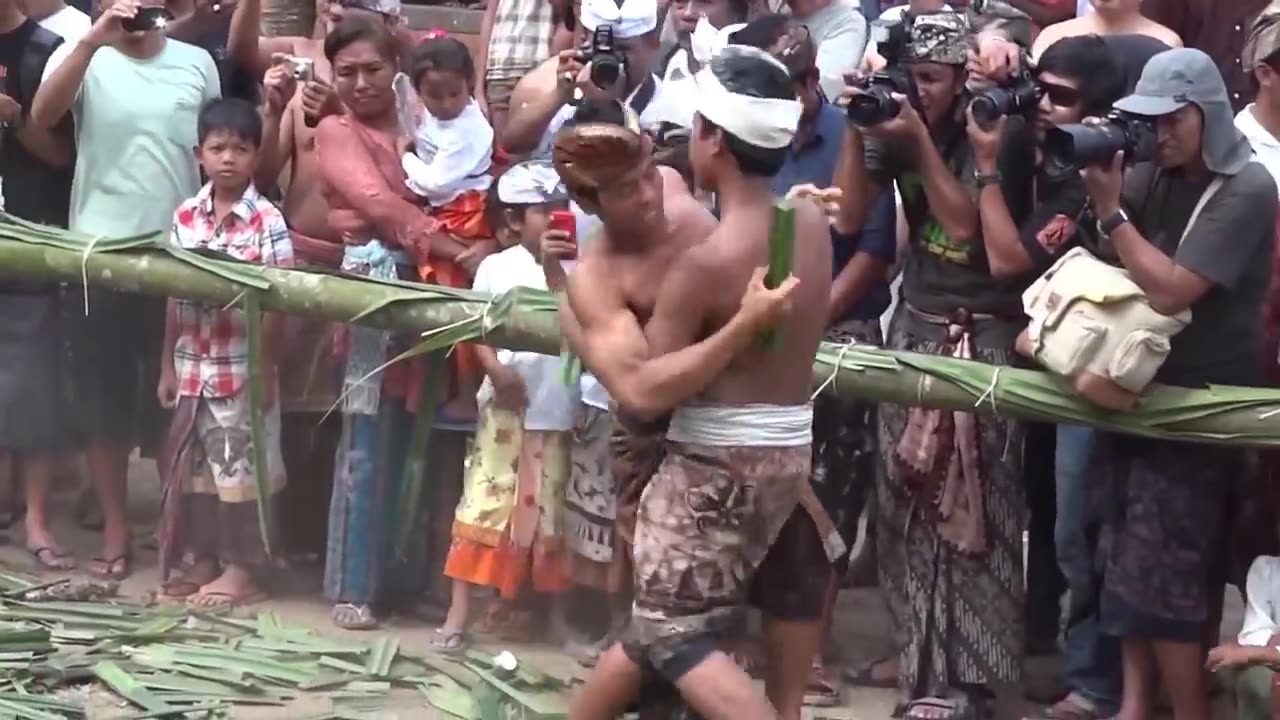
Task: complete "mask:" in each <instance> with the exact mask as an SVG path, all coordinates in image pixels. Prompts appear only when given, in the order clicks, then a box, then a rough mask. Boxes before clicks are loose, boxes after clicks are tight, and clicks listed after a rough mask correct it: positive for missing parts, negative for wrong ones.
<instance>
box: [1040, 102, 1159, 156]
mask: <svg viewBox="0 0 1280 720" xmlns="http://www.w3.org/2000/svg"><path fill="white" fill-rule="evenodd" d="M1042 150H1043V151H1044V157H1045V160H1046V161H1048V162H1050V163H1052V164H1053V165H1054V166H1056V167H1059V168H1062V169H1075V170H1078V169H1080V168H1082V167H1085V166H1087V165H1106V164H1109V163H1110V162H1111V159H1112V158H1114V157H1115V155H1116V153H1118V152H1123V153H1124V159H1125V162H1127V163H1138V162H1147V161H1150V160H1154V159H1155V157H1156V126H1155V123H1153V122H1152V121H1151V119H1150V118H1146V117H1143V116H1141V115H1131V114H1129V113H1125V112H1121V111H1119V110H1112V111H1111V112H1110V113H1108V114H1107V116H1106V117H1105V118H1103V122H1101V123H1099V124H1097V125H1084V124H1070V125H1058V126H1056V127H1051V128H1049V129H1048V130H1046V131H1045V135H1044V144H1043V147H1042Z"/></svg>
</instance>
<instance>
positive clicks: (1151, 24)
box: [1142, 20, 1182, 48]
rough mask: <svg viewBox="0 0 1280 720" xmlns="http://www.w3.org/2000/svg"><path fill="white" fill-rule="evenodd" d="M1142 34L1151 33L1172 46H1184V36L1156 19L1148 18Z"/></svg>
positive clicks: (1150, 34)
mask: <svg viewBox="0 0 1280 720" xmlns="http://www.w3.org/2000/svg"><path fill="white" fill-rule="evenodd" d="M1142 34H1144V35H1149V36H1151V37H1153V38H1155V39H1156V40H1159V41H1160V42H1162V43H1164V44H1165V45H1168V46H1169V47H1171V48H1180V47H1182V37H1181V36H1179V35H1178V33H1176V32H1174V31H1172V30H1170V29H1169V28H1167V27H1165V26H1164V25H1161V24H1160V23H1158V22H1156V21H1155V20H1147V23H1146V26H1145V27H1143V28H1142Z"/></svg>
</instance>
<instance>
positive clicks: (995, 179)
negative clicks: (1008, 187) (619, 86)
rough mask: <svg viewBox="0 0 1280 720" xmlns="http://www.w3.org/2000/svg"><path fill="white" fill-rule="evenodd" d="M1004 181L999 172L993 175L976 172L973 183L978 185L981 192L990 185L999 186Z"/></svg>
mask: <svg viewBox="0 0 1280 720" xmlns="http://www.w3.org/2000/svg"><path fill="white" fill-rule="evenodd" d="M1002 179H1003V178H1001V177H1000V172H999V171H996V172H993V173H982V172H975V173H974V174H973V181H974V182H975V183H977V185H978V189H979V190H981V189H982V188H984V187H986V186H988V185H999V184H1000V181H1001V180H1002Z"/></svg>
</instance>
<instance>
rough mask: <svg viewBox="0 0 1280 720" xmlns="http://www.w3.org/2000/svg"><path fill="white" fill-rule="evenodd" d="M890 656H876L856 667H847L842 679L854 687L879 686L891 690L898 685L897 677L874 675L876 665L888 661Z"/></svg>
mask: <svg viewBox="0 0 1280 720" xmlns="http://www.w3.org/2000/svg"><path fill="white" fill-rule="evenodd" d="M890 659H891V658H878V659H876V660H872V661H871V662H869V663H865V664H863V665H859V666H858V667H856V668H849V669H848V670H845V672H844V681H845V682H846V683H848V684H850V685H853V686H854V687H864V688H880V689H881V690H892V689H894V688H896V687H898V678H896V677H876V675H875V669H876V666H877V665H879V664H881V663H884V662H888V661H889V660H890Z"/></svg>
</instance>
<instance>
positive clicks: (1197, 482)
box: [1088, 433, 1247, 643]
mask: <svg viewBox="0 0 1280 720" xmlns="http://www.w3.org/2000/svg"><path fill="white" fill-rule="evenodd" d="M1246 452H1247V451H1246V450H1245V449H1244V448H1232V447H1220V446H1215V445H1201V444H1194V443H1183V442H1171V441H1167V440H1154V439H1150V438H1137V437H1126V436H1120V435H1114V434H1109V433H1099V434H1098V436H1097V440H1096V443H1095V445H1094V450H1093V454H1092V455H1091V457H1090V463H1089V471H1088V472H1089V481H1090V496H1091V501H1092V503H1091V504H1092V506H1093V511H1092V516H1093V517H1095V518H1098V519H1100V520H1101V523H1102V527H1101V533H1100V535H1099V542H1098V554H1099V557H1100V559H1101V564H1102V568H1103V572H1102V577H1103V583H1102V598H1101V600H1102V609H1101V620H1102V628H1103V631H1104V632H1107V633H1109V634H1112V635H1118V636H1121V637H1142V638H1148V639H1156V640H1168V641H1172V642H1192V643H1195V642H1200V641H1201V640H1203V639H1204V638H1205V637H1206V630H1207V628H1206V624H1207V622H1208V621H1209V620H1210V617H1211V613H1212V611H1213V609H1214V606H1215V600H1217V599H1220V598H1221V597H1222V585H1223V582H1224V581H1225V579H1226V573H1225V572H1223V570H1224V569H1225V566H1226V562H1225V561H1226V557H1227V553H1226V543H1225V540H1226V536H1225V532H1226V526H1225V519H1226V508H1227V505H1226V503H1227V499H1228V498H1229V497H1230V495H1231V492H1232V490H1233V489H1234V487H1235V483H1236V482H1237V481H1238V479H1239V478H1240V477H1241V476H1242V475H1243V474H1244V470H1245V456H1246Z"/></svg>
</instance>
